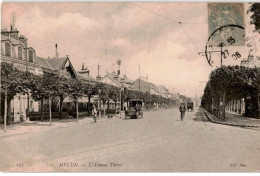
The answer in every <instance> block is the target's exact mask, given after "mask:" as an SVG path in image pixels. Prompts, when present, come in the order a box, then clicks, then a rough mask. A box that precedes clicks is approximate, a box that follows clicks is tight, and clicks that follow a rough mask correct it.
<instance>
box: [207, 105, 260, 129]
mask: <svg viewBox="0 0 260 176" xmlns="http://www.w3.org/2000/svg"><path fill="white" fill-rule="evenodd" d="M202 109H203V111H204V113H205V115H206V116H207V118H208V120H209V121H211V122H213V123H218V124H223V125H229V126H238V127H251V128H260V119H255V118H248V117H245V116H242V115H238V114H231V113H228V112H226V120H225V121H221V120H220V119H218V118H217V117H215V116H213V115H212V114H210V113H209V112H208V111H207V110H205V109H204V108H202Z"/></svg>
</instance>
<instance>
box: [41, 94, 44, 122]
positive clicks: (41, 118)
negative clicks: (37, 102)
mask: <svg viewBox="0 0 260 176" xmlns="http://www.w3.org/2000/svg"><path fill="white" fill-rule="evenodd" d="M43 106H44V105H43V97H41V121H43Z"/></svg>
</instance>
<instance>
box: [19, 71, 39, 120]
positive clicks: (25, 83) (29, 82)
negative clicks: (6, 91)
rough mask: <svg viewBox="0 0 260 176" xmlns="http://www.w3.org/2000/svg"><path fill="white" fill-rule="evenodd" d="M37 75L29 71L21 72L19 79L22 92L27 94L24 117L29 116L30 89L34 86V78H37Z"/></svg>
mask: <svg viewBox="0 0 260 176" xmlns="http://www.w3.org/2000/svg"><path fill="white" fill-rule="evenodd" d="M36 77H37V76H36V75H34V74H33V73H31V72H29V71H25V72H22V74H21V76H20V79H21V83H22V87H23V93H25V94H27V109H26V117H27V118H28V117H29V113H30V91H31V89H32V88H33V87H34V85H35V82H34V80H35V79H37V78H36Z"/></svg>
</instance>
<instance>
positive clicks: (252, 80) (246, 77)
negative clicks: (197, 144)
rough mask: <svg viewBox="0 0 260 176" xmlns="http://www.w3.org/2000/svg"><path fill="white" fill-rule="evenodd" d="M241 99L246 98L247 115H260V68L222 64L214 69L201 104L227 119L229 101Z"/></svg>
mask: <svg viewBox="0 0 260 176" xmlns="http://www.w3.org/2000/svg"><path fill="white" fill-rule="evenodd" d="M241 99H244V100H245V104H246V106H245V108H246V109H245V115H249V116H254V117H260V68H256V67H255V68H247V67H242V66H222V67H220V68H217V69H216V70H214V71H212V72H211V74H210V78H209V81H208V82H207V85H206V87H205V89H204V95H203V97H202V101H201V105H202V106H203V107H204V108H205V109H207V110H208V111H211V112H213V111H214V110H215V111H217V116H219V117H220V118H221V119H222V120H225V107H226V104H227V102H229V101H231V100H241Z"/></svg>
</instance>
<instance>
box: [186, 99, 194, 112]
mask: <svg viewBox="0 0 260 176" xmlns="http://www.w3.org/2000/svg"><path fill="white" fill-rule="evenodd" d="M187 110H188V111H190V110H191V111H193V102H192V101H188V102H187Z"/></svg>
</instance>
